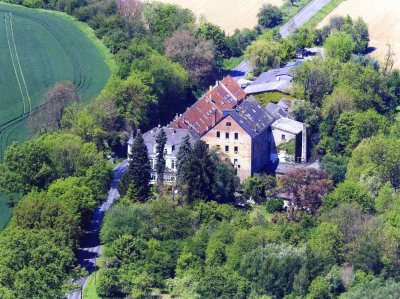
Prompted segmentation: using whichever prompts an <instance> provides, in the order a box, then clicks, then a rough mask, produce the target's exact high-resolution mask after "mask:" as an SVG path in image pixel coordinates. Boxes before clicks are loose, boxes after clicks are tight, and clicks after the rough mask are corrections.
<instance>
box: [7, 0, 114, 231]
mask: <svg viewBox="0 0 400 299" xmlns="http://www.w3.org/2000/svg"><path fill="white" fill-rule="evenodd" d="M114 68H115V64H114V63H113V60H112V56H111V54H110V53H109V52H108V50H107V48H106V47H105V46H104V45H103V44H102V43H101V42H100V41H99V40H98V39H97V38H96V37H95V34H94V32H93V30H92V29H90V28H89V26H87V25H86V24H84V23H81V22H78V21H76V20H75V19H74V18H72V17H70V16H68V15H66V14H63V13H59V12H48V11H45V10H34V9H29V8H25V7H22V6H18V5H12V4H6V3H2V2H0V70H1V71H0V90H1V96H0V161H1V160H2V159H3V155H4V151H5V149H6V147H7V146H8V145H10V144H11V143H12V142H14V141H19V142H22V141H25V140H27V139H28V138H29V134H28V131H27V128H26V123H27V119H28V117H29V115H30V114H31V113H32V112H34V111H35V109H37V108H38V106H39V103H40V100H41V98H42V97H43V94H44V93H45V92H46V91H47V90H48V89H49V88H50V87H52V86H53V85H54V84H55V83H56V82H59V81H71V82H73V83H74V84H75V86H76V88H77V91H78V93H79V95H80V96H81V99H82V100H83V101H84V102H87V101H89V100H90V99H92V98H94V97H96V96H97V95H98V94H99V93H100V91H101V90H102V89H103V87H104V85H105V84H106V83H107V81H108V78H109V76H110V74H111V71H112V70H113V69H114ZM7 203H8V201H7V199H5V197H4V195H0V230H1V229H2V228H3V227H4V225H5V223H7V222H8V219H9V218H10V213H11V212H10V210H9V208H8V206H7Z"/></svg>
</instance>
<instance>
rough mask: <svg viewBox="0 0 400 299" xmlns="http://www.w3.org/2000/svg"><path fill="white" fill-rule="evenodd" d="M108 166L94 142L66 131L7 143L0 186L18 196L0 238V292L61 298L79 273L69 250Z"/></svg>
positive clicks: (100, 193)
mask: <svg viewBox="0 0 400 299" xmlns="http://www.w3.org/2000/svg"><path fill="white" fill-rule="evenodd" d="M110 181H111V167H110V166H109V164H108V162H107V161H106V160H105V159H104V154H103V153H102V152H99V151H98V150H97V148H96V145H95V144H94V143H91V142H85V141H84V140H83V139H82V138H81V137H79V136H77V135H73V134H71V133H69V132H67V131H60V132H58V133H52V134H44V135H41V136H39V137H37V138H34V139H32V140H30V141H27V142H25V143H23V144H13V145H11V146H10V147H9V148H8V149H7V151H6V153H5V157H4V161H3V164H1V165H0V188H1V190H2V191H3V192H6V193H7V195H8V197H9V198H20V197H22V199H21V200H20V201H19V203H18V204H17V206H16V207H15V208H14V213H13V217H12V219H11V222H10V224H9V225H8V227H7V228H6V229H5V231H4V232H2V233H1V235H0V272H1V274H0V297H1V298H4V299H7V298H10V299H11V298H21V299H22V298H49V299H50V298H60V297H62V296H64V295H65V294H66V293H68V291H70V290H72V289H73V288H74V285H73V281H74V280H75V279H77V278H79V277H81V276H82V275H83V273H84V272H83V269H81V268H78V267H77V266H76V258H75V251H76V250H77V248H78V243H79V239H80V237H81V235H82V233H83V231H84V230H85V229H86V227H87V224H88V222H89V220H90V218H91V217H90V216H91V214H92V212H93V211H94V209H95V207H96V206H97V205H98V204H99V203H101V202H102V201H103V200H105V199H106V194H107V190H108V185H109V183H110Z"/></svg>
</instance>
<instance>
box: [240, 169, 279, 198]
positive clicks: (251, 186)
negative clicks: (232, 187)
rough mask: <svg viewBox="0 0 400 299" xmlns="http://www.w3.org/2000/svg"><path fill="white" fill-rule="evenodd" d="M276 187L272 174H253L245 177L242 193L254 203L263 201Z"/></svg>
mask: <svg viewBox="0 0 400 299" xmlns="http://www.w3.org/2000/svg"><path fill="white" fill-rule="evenodd" d="M275 188H276V179H275V178H274V177H272V176H268V175H263V174H258V173H256V174H254V175H253V176H252V177H250V178H248V179H246V180H245V181H244V184H243V189H244V194H245V195H246V197H247V198H251V199H253V200H254V201H255V202H256V203H258V204H261V203H265V202H266V200H267V198H268V196H270V195H272V194H273V193H274V191H275Z"/></svg>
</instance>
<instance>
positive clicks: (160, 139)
mask: <svg viewBox="0 0 400 299" xmlns="http://www.w3.org/2000/svg"><path fill="white" fill-rule="evenodd" d="M156 143H157V146H156V152H157V183H158V186H159V187H161V186H163V185H164V171H165V153H164V150H165V145H166V143H167V134H166V133H165V131H164V129H163V128H161V130H160V131H159V132H158V134H157V137H156Z"/></svg>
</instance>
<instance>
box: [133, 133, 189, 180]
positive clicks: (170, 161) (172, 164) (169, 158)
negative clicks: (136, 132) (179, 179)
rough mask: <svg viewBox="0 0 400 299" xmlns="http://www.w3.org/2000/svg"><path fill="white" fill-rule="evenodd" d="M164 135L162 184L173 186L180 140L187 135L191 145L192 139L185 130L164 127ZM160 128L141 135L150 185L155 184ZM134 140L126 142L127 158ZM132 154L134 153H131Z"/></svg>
mask: <svg viewBox="0 0 400 299" xmlns="http://www.w3.org/2000/svg"><path fill="white" fill-rule="evenodd" d="M163 129H164V131H165V134H166V135H167V143H166V145H165V150H164V154H165V171H164V183H165V184H174V183H175V182H176V172H177V165H176V164H177V154H178V151H179V147H180V144H181V143H182V140H183V139H184V138H185V137H186V135H189V137H190V142H191V143H193V138H192V136H191V135H190V134H189V131H188V130H187V129H174V128H170V127H164V128H163ZM160 130H161V127H156V128H153V129H152V130H150V131H148V132H146V133H144V134H143V140H144V143H145V144H146V147H147V151H148V153H149V160H150V165H151V169H152V170H151V181H150V184H155V183H157V170H156V167H157V142H156V139H157V135H158V133H159V132H160ZM133 141H134V138H133V137H131V138H130V139H129V141H128V156H129V153H131V151H132V145H133ZM133 154H134V153H133Z"/></svg>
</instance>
